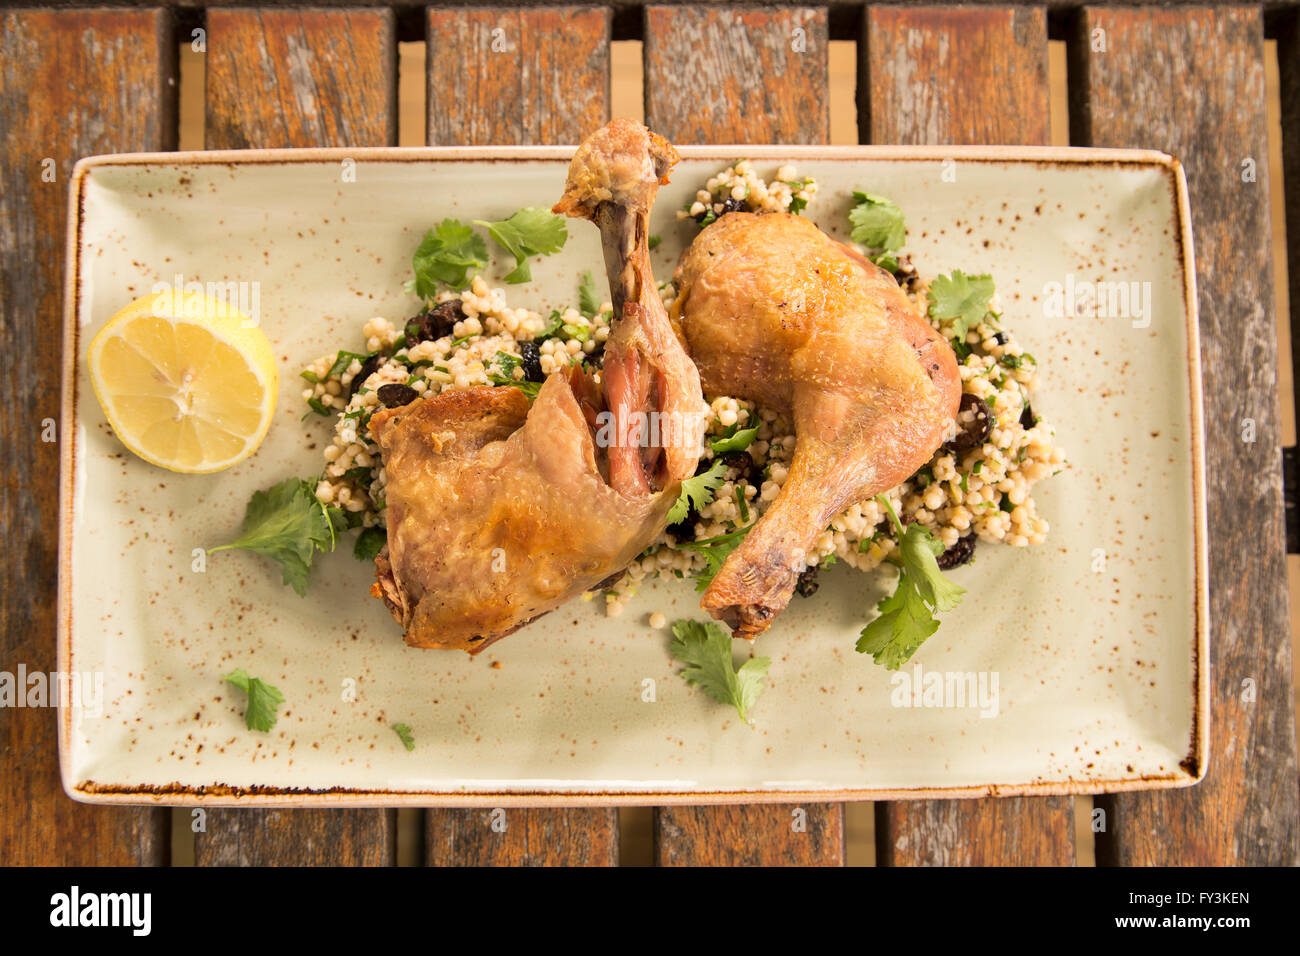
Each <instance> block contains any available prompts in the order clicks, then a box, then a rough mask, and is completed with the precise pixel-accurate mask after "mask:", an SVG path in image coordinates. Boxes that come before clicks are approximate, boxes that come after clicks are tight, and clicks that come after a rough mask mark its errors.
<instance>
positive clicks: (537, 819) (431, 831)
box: [424, 807, 618, 866]
mask: <svg viewBox="0 0 1300 956" xmlns="http://www.w3.org/2000/svg"><path fill="white" fill-rule="evenodd" d="M424 843H425V862H426V863H427V864H428V865H429V866H617V865H618V817H617V814H616V813H615V812H614V811H613V810H609V809H604V808H599V807H595V808H577V809H572V810H553V809H511V810H504V809H483V810H429V811H428V812H427V813H426V816H425V830H424Z"/></svg>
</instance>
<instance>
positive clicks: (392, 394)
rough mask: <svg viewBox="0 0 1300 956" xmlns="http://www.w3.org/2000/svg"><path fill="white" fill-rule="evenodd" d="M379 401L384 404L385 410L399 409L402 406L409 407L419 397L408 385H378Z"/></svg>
mask: <svg viewBox="0 0 1300 956" xmlns="http://www.w3.org/2000/svg"><path fill="white" fill-rule="evenodd" d="M378 394H379V400H380V401H381V402H383V403H384V406H385V407H386V408H401V407H402V406H403V405H410V404H411V402H413V401H415V400H416V399H417V398H419V397H420V393H419V392H417V391H416V390H415V389H413V388H411V386H409V385H396V384H391V383H390V384H388V385H380V386H379V392H378Z"/></svg>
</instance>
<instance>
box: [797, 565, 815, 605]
mask: <svg viewBox="0 0 1300 956" xmlns="http://www.w3.org/2000/svg"><path fill="white" fill-rule="evenodd" d="M818 586H819V585H818V584H817V565H815V564H813V565H809V566H808V567H806V568H804V569H803V570H802V571H800V572H799V580H798V581H796V582H795V585H794V589H795V592H796V593H797V594H798V595H799V596H800V597H812V596H813V595H814V594H816V593H817V588H818Z"/></svg>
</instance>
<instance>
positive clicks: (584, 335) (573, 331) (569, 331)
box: [560, 322, 591, 342]
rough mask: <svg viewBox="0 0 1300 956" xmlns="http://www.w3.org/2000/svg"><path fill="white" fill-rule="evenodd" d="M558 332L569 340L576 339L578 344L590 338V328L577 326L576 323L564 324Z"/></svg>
mask: <svg viewBox="0 0 1300 956" xmlns="http://www.w3.org/2000/svg"><path fill="white" fill-rule="evenodd" d="M560 330H561V331H562V332H563V333H564V334H565V335H566V336H567V337H568V338H571V339H577V340H578V341H579V342H585V341H587V340H588V339H589V338H591V326H589V325H585V324H583V325H579V324H578V323H577V322H565V323H564V324H563V325H562V326H560Z"/></svg>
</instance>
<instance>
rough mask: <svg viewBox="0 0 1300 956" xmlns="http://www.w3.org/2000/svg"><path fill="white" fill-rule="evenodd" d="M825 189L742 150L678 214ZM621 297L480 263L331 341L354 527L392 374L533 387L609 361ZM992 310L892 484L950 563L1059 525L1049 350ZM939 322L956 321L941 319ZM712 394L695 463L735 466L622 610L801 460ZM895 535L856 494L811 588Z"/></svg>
mask: <svg viewBox="0 0 1300 956" xmlns="http://www.w3.org/2000/svg"><path fill="white" fill-rule="evenodd" d="M816 193H817V184H816V182H815V181H813V180H811V179H801V178H799V177H798V174H797V171H796V170H795V169H794V168H793V167H791V166H783V167H781V168H780V169H779V170H777V171H776V175H775V177H774V178H773V179H772V180H771V181H770V182H768V181H764V180H763V179H761V178H760V177H758V176H757V174H756V173H755V171H754V168H753V164H752V163H750V162H749V161H748V160H745V161H742V162H739V163H736V164H735V165H733V166H730V167H728V168H727V169H725V170H723V171H722V172H721V173H719V174H718V175H716V176H714V177H712V178H710V179H709V180H708V181H707V183H706V184H705V187H704V188H703V189H701V190H699V192H698V193H697V194H696V198H695V199H694V200H693V201H692V202H690V203H689V204H688V205H687V207H686V208H685V209H683V210H681V211H680V212H679V213H678V216H679V218H680V219H686V218H692V219H695V220H696V221H697V222H699V223H701V224H704V225H707V224H708V222H711V221H712V218H716V217H717V216H719V215H725V214H726V213H727V212H730V211H733V210H737V209H745V210H749V211H769V212H785V211H789V212H799V211H801V210H802V209H803V208H804V207H805V206H806V205H807V204H808V202H809V201H810V200H811V199H812V198H813V197H814V196H815V195H816ZM710 216H712V218H710ZM895 275H896V276H897V277H898V279H899V281H900V283H901V284H902V286H903V288H904V290H905V291H906V292H907V293H908V295H909V296H910V297H911V299H912V301H913V303H914V304H915V306H916V309H917V311H918V313H920V314H922V315H926V314H927V311H928V310H927V302H926V290H927V287H928V283H927V282H926V281H924V280H922V279H920V278H919V277H917V275H916V274H915V272H914V270H912V269H911V266H910V263H909V262H908V261H907V259H906V257H904V258H903V259H902V260H901V263H900V267H899V269H898V270H897V271H896V272H895ZM660 294H661V295H662V296H663V297H664V299H665V300H666V301H671V300H672V298H673V296H674V290H673V288H672V286H671V284H669V283H662V284H661V286H660ZM611 311H612V310H611V307H610V305H609V304H608V303H604V304H603V305H602V306H601V307H600V308H599V310H596V311H595V313H594V314H593V315H590V316H587V315H583V314H582V313H581V312H579V311H578V310H577V309H574V308H570V309H567V310H564V311H563V312H555V313H552V314H551V316H550V317H549V318H546V317H543V316H542V315H541V314H539V313H537V312H533V311H530V310H528V309H524V308H515V307H511V306H509V305H508V304H507V302H506V296H505V291H504V290H503V289H500V288H490V287H489V286H488V284H487V282H486V281H485V280H484V279H483V278H482V277H481V276H477V277H475V278H474V279H473V281H472V282H471V284H470V286H469V288H468V289H466V290H465V291H463V292H460V293H453V292H443V293H442V294H441V295H440V296H439V298H438V301H437V303H436V307H435V308H434V309H432V310H431V311H430V312H429V313H425V314H423V315H422V316H419V317H417V318H416V319H415V320H412V321H411V322H408V323H407V325H406V326H405V327H404V328H400V329H399V328H397V327H395V326H394V325H393V324H392V323H391V322H390V321H389V320H388V319H386V318H383V317H378V316H377V317H375V318H372V319H370V320H369V321H368V322H366V324H365V327H364V329H363V330H362V334H363V335H364V337H365V352H364V353H349V352H339V353H336V354H333V355H325V356H322V357H321V358H319V359H317V360H316V361H315V362H314V363H312V365H310V366H309V367H308V368H307V369H306V370H305V371H304V372H303V377H304V378H305V379H306V380H307V381H308V383H309V387H307V388H305V389H304V390H303V393H302V394H303V400H304V401H305V402H306V403H308V405H309V406H310V407H311V408H312V409H313V410H314V411H316V412H317V413H319V414H322V415H327V416H334V417H335V422H334V434H333V438H332V440H331V442H330V443H329V444H328V445H327V446H326V447H325V449H324V459H325V467H324V470H323V472H322V474H321V476H320V478H319V480H318V483H317V486H316V496H317V497H318V498H319V499H320V500H321V501H322V502H323V503H325V504H328V505H334V506H337V507H339V508H342V509H344V511H346V512H348V513H349V514H350V515H351V519H350V523H351V524H353V525H355V526H361V527H376V526H378V527H382V526H383V523H384V514H383V512H384V485H385V474H384V467H383V461H382V460H381V457H380V454H379V449H378V447H377V446H376V444H375V443H374V442H373V441H372V440H371V438H370V436H369V434H368V431H367V424H368V422H369V418H370V415H371V414H372V413H373V412H374V411H376V410H378V409H379V408H380V407H382V406H383V401H382V398H381V395H380V389H381V388H383V387H386V386H388V387H391V386H401V387H404V388H408V389H411V390H413V393H414V394H413V395H410V394H409V393H408V398H407V400H408V401H409V400H411V399H413V398H414V397H417V396H419V397H422V396H429V395H435V394H437V393H439V392H441V391H443V390H445V389H452V388H468V387H471V386H481V385H502V386H510V385H512V384H513V385H515V386H518V387H522V388H525V390H528V389H529V388H530V387H532V388H533V389H534V393H535V387H536V383H537V382H540V381H541V380H542V379H544V377H545V376H547V375H550V374H551V373H553V372H556V371H560V370H562V369H565V368H567V367H569V366H571V365H573V364H575V363H579V362H586V363H588V364H589V365H592V366H594V367H597V368H598V367H599V364H600V359H601V353H602V351H603V349H604V343H605V341H606V339H607V338H608V336H609V332H610V326H609V319H610V314H611ZM990 312H991V314H990V316H989V317H987V318H986V320H985V321H982V322H978V323H976V324H974V325H973V326H972V327H971V328H970V330H969V331H968V333H967V335H966V339H965V345H966V348H965V349H964V350H959V351H964V352H965V353H966V354H964V356H959V359H958V361H959V367H960V373H961V380H962V391H963V400H962V406H961V411H960V412H959V414H958V421H957V425H956V434H955V436H954V438H953V439H952V440H950V441H949V442H947V443H945V444H944V445H943V446H941V447H940V448H939V450H938V451H936V452H935V454H934V456H933V457H932V458H931V459H930V461H929V463H927V464H926V465H925V467H923V468H921V469H920V470H919V471H918V472H917V473H916V474H914V475H913V476H912V477H911V478H909V479H908V480H907V481H905V482H903V483H902V484H901V485H899V486H898V487H897V488H894V489H891V490H890V491H889V492H887V494H886V496H887V498H888V499H889V501H890V504H891V505H892V506H893V508H894V510H895V511H897V513H898V514H899V515H900V517H901V518H902V520H903V521H904V522H919V523H920V524H921V526H922V527H924V528H926V529H927V530H929V531H930V532H931V533H932V534H933V535H934V536H935V538H936V539H937V540H938V541H940V542H941V543H942V544H943V546H944V547H945V548H946V549H948V550H947V551H946V552H945V554H944V556H943V557H942V558H941V559H940V563H941V566H944V564H945V562H944V559H945V558H948V559H949V561H948V563H947V565H946V566H948V567H951V566H955V565H956V564H961V563H964V562H965V561H966V560H969V558H970V556H971V553H972V551H973V545H974V542H975V540H977V539H978V540H980V541H985V542H996V543H1002V544H1008V545H1011V546H1013V547H1026V546H1028V545H1031V544H1040V543H1042V542H1043V541H1044V540H1045V539H1046V536H1047V533H1048V530H1049V528H1048V523H1047V521H1046V520H1045V519H1044V518H1043V517H1042V516H1040V515H1039V514H1038V512H1037V508H1036V506H1035V503H1034V499H1033V496H1032V491H1033V487H1034V485H1035V484H1037V483H1038V482H1039V481H1041V480H1043V479H1044V478H1047V477H1049V476H1051V475H1053V474H1055V473H1057V472H1058V471H1060V470H1061V469H1062V468H1063V467H1064V466H1065V458H1064V454H1063V452H1062V450H1061V449H1060V448H1058V447H1057V446H1056V444H1055V441H1054V431H1053V429H1052V427H1051V426H1050V425H1049V424H1048V423H1047V422H1045V421H1043V420H1042V419H1040V418H1038V417H1037V416H1036V415H1035V414H1034V412H1033V411H1032V410H1031V407H1030V392H1031V391H1032V390H1033V389H1034V386H1035V382H1036V372H1037V363H1036V361H1035V360H1034V359H1033V357H1032V356H1031V355H1029V354H1027V353H1026V352H1025V351H1024V350H1023V349H1022V348H1021V347H1020V345H1019V344H1018V343H1017V342H1016V341H1015V339H1014V337H1013V336H1012V335H1011V334H1010V333H1009V332H1007V331H1006V330H1005V329H999V328H996V327H995V325H994V324H993V321H992V315H995V314H996V302H994V303H993V304H992V305H991V306H990ZM435 313H441V317H440V318H439V319H438V320H437V321H432V324H431V320H429V316H431V315H434V314H435ZM931 323H932V324H933V325H934V326H935V327H936V328H940V329H941V331H945V332H947V331H949V330H948V329H946V328H943V326H942V324H941V323H940V322H938V321H936V320H934V319H931ZM358 379H360V380H358ZM705 398H706V400H707V401H708V402H709V422H708V429H707V434H706V438H705V443H704V448H703V452H702V455H701V459H700V468H699V471H700V472H701V473H702V472H704V471H705V470H707V469H709V468H710V467H712V466H713V465H714V459H715V457H721V458H722V459H723V461H724V463H725V470H724V472H723V475H724V480H723V481H722V483H721V485H720V487H718V488H717V490H716V492H715V493H714V495H713V497H712V499H711V500H710V501H709V502H708V503H707V504H704V505H703V506H701V507H699V508H698V509H696V510H692V511H691V512H690V513H689V514H688V515H687V518H686V519H685V520H683V521H681V522H678V523H677V524H674V525H671V526H669V527H668V528H667V529H666V530H665V531H664V532H663V533H662V534H661V535H660V537H659V538H658V540H657V541H655V542H654V543H653V544H652V545H651V546H650V547H649V548H647V549H646V550H645V551H644V552H643V553H642V554H641V555H640V557H639V558H638V559H637V560H636V561H634V562H633V563H632V565H631V566H630V567H629V568H628V569H627V573H626V575H625V577H624V578H623V579H622V581H620V582H619V583H618V584H617V585H615V586H614V587H612V588H610V589H609V590H607V591H606V592H605V595H604V599H605V611H606V613H607V614H609V615H611V616H616V615H619V614H621V613H622V611H623V607H624V601H625V600H626V598H627V597H628V596H629V595H631V594H634V593H635V592H636V591H637V589H638V588H639V587H640V586H641V585H642V584H643V583H644V582H645V581H646V580H647V579H650V578H670V579H671V578H692V577H696V576H698V575H700V574H701V573H702V572H705V570H706V568H707V567H708V564H709V562H708V559H707V558H706V556H705V553H706V551H707V549H708V547H709V546H710V544H711V543H712V542H714V541H715V539H718V538H724V537H726V536H732V537H731V540H734V536H737V535H738V534H741V533H743V532H744V530H746V529H747V528H748V527H749V526H751V525H752V524H753V523H754V521H756V520H757V519H758V517H759V516H761V515H762V513H763V512H764V510H766V508H767V506H768V505H769V504H770V503H771V502H772V501H774V500H775V499H776V497H777V495H779V494H780V491H781V487H782V485H783V483H784V482H785V480H786V477H787V475H788V474H789V470H790V467H791V461H792V459H793V456H794V448H795V436H794V433H793V429H792V427H791V423H790V422H789V420H787V419H786V418H785V417H784V416H782V415H780V414H778V413H777V412H775V411H773V410H770V409H765V408H762V407H759V406H757V405H755V404H754V403H753V402H748V401H744V400H741V399H737V398H733V397H729V396H725V395H706V396H705ZM976 400H979V401H976ZM749 429H756V431H755V432H754V434H753V437H752V439H751V440H750V442H749V444H748V445H747V446H746V447H744V448H743V450H740V449H737V450H734V451H729V452H724V453H720V454H718V455H715V453H714V451H713V450H712V447H711V443H712V442H719V441H721V440H724V439H727V438H730V437H732V436H734V435H735V434H736V433H737V432H742V431H747V430H749ZM963 436H964V437H963ZM733 444H734V442H733ZM897 544H898V542H897V539H896V536H895V533H894V531H893V529H892V526H891V524H890V522H889V520H888V517H887V515H886V512H885V509H884V508H883V507H882V506H881V505H880V503H879V502H877V501H876V500H874V499H872V500H869V501H865V502H861V503H859V504H855V505H853V506H852V507H850V508H848V509H847V510H845V511H844V512H843V513H842V514H841V515H840V516H839V517H837V518H835V519H834V520H833V521H832V522H831V523H830V526H829V527H828V528H827V529H826V530H825V531H824V532H823V533H822V535H821V537H820V538H819V539H818V540H817V542H816V543H815V545H814V547H813V548H812V549H811V551H810V553H809V555H808V558H807V563H808V565H809V570H808V571H806V572H805V575H804V577H803V578H801V586H800V588H799V593H801V594H808V593H811V591H812V590H815V587H816V585H815V583H814V580H813V579H814V578H815V575H816V572H817V568H818V567H826V566H829V565H830V564H833V563H835V562H839V561H842V562H844V563H846V564H848V565H850V566H852V567H854V568H857V569H859V570H862V571H870V570H872V569H873V568H875V567H877V566H878V565H879V564H880V563H881V562H882V561H884V560H886V559H887V558H889V557H890V555H891V554H892V553H893V552H894V550H895V549H896V547H897ZM805 585H806V586H805ZM659 617H662V616H661V615H659ZM652 622H653V618H652ZM651 626H662V624H660V625H655V624H654V623H652V625H651Z"/></svg>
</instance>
